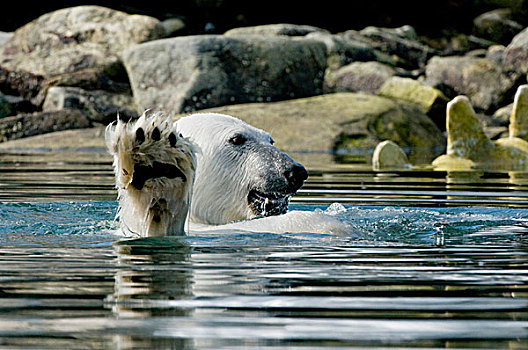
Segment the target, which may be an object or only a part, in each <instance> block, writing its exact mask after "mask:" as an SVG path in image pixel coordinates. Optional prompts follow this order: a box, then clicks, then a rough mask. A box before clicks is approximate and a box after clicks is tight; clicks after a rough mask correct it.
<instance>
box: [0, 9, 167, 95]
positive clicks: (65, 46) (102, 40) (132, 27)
mask: <svg viewBox="0 0 528 350" xmlns="http://www.w3.org/2000/svg"><path fill="white" fill-rule="evenodd" d="M164 33H165V32H164V30H163V27H162V26H161V25H160V22H159V21H158V20H157V19H155V18H152V17H148V16H141V15H128V14H126V13H124V12H120V11H115V10H111V9H108V8H105V7H100V6H78V7H72V8H66V9H61V10H57V11H54V12H51V13H47V14H45V15H43V16H41V17H39V18H37V19H35V20H34V21H32V22H30V23H28V24H26V25H24V26H23V27H21V28H19V29H18V30H17V31H16V32H15V34H14V36H13V37H12V38H11V39H10V40H9V41H8V42H7V43H6V44H4V45H3V46H2V47H1V48H0V82H2V80H5V82H3V84H9V83H11V84H15V85H18V84H16V82H13V80H12V79H11V78H10V76H11V75H13V74H30V75H34V76H36V77H39V79H41V80H43V79H45V78H49V77H51V76H54V75H57V74H63V73H72V72H76V71H79V70H82V69H86V68H94V69H99V70H101V71H104V73H105V74H106V75H108V76H118V75H120V74H122V73H124V70H123V69H122V64H121V59H120V54H121V52H122V51H123V50H124V49H126V48H128V47H130V46H132V45H135V44H137V43H141V42H144V41H148V40H153V39H157V38H160V37H162V36H163V35H164ZM18 90H31V89H27V88H26V87H18ZM37 90H38V89H37ZM20 95H24V93H23V91H21V93H20ZM29 95H31V97H33V96H35V95H36V92H35V91H32V92H31V93H29Z"/></svg>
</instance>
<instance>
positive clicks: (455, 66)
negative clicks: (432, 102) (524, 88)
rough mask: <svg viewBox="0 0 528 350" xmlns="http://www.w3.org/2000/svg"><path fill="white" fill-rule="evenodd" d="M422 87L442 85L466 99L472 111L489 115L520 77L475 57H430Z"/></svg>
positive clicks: (493, 63) (488, 61)
mask: <svg viewBox="0 0 528 350" xmlns="http://www.w3.org/2000/svg"><path fill="white" fill-rule="evenodd" d="M425 73H426V80H425V81H426V83H427V84H428V85H431V86H434V87H437V88H439V89H440V90H442V91H443V88H442V85H447V86H448V87H450V88H452V89H453V90H454V91H455V92H456V93H457V94H459V95H465V96H467V97H469V98H470V100H471V102H472V104H473V106H474V107H475V109H478V110H482V111H491V110H494V109H496V108H497V107H499V106H500V105H501V102H502V101H503V100H504V98H506V97H507V96H508V94H509V93H511V92H512V91H513V89H514V88H515V85H516V84H517V83H518V81H519V79H520V78H521V75H520V74H518V73H515V72H511V71H507V70H506V69H504V68H503V67H502V66H500V65H498V64H497V63H496V62H495V61H492V60H489V59H487V58H476V57H467V56H466V57H457V56H453V57H433V58H432V59H431V60H430V61H429V63H428V64H427V67H426V71H425Z"/></svg>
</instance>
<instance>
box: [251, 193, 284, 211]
mask: <svg viewBox="0 0 528 350" xmlns="http://www.w3.org/2000/svg"><path fill="white" fill-rule="evenodd" d="M290 197H291V194H267V193H262V192H259V191H257V190H251V191H250V192H249V194H248V198H247V201H248V205H249V207H250V208H251V211H253V213H254V214H255V215H257V216H272V215H279V214H284V213H286V211H287V210H288V203H289V199H290Z"/></svg>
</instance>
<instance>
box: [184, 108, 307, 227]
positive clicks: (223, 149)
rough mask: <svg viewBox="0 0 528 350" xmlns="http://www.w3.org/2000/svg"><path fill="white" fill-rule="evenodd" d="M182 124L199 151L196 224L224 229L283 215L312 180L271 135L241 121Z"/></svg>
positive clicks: (203, 117) (210, 117)
mask: <svg viewBox="0 0 528 350" xmlns="http://www.w3.org/2000/svg"><path fill="white" fill-rule="evenodd" d="M177 124H178V130H179V132H180V133H181V134H182V135H183V136H184V137H186V138H189V139H190V140H191V141H193V142H194V143H195V144H196V145H197V146H198V149H199V152H198V154H197V155H196V158H197V171H196V177H195V181H194V188H193V197H192V202H191V209H190V219H191V221H194V222H198V223H204V224H215V225H219V224H225V223H228V222H231V221H237V220H247V219H251V218H255V217H262V216H270V215H276V214H282V213H284V212H286V210H287V208H288V202H289V198H290V197H291V196H292V195H293V194H294V193H295V192H296V191H297V190H298V189H299V188H300V187H301V186H302V184H303V183H304V180H306V178H307V172H306V170H305V168H304V167H303V166H302V165H300V164H299V163H297V162H295V161H294V160H293V159H292V158H290V157H289V156H288V155H287V154H285V153H283V152H281V151H279V150H278V149H277V148H276V147H274V146H273V140H272V138H271V137H270V135H269V134H268V133H267V132H265V131H263V130H260V129H257V128H255V127H253V126H251V125H249V124H247V123H245V122H243V121H241V120H239V119H236V118H234V117H231V116H228V115H224V114H216V113H198V114H193V115H190V116H186V117H183V118H181V119H180V120H178V122H177Z"/></svg>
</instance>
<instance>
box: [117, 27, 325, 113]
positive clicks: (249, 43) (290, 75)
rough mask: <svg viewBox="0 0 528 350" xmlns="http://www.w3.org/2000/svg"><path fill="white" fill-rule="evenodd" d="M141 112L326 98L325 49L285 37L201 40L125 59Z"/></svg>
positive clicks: (158, 44) (160, 44)
mask: <svg viewBox="0 0 528 350" xmlns="http://www.w3.org/2000/svg"><path fill="white" fill-rule="evenodd" d="M123 57H124V63H125V66H126V69H127V71H128V73H129V77H130V83H131V85H132V90H133V93H134V97H135V99H136V102H137V104H138V108H139V110H140V111H141V110H144V109H148V108H155V109H163V110H165V111H168V112H175V113H178V112H191V111H194V110H198V109H204V108H210V107H215V106H222V105H226V104H234V103H244V102H266V101H268V102H269V101H277V100H284V99H292V98H299V97H305V96H312V95H317V94H320V93H322V87H323V79H324V70H325V67H326V48H325V46H324V45H323V44H322V43H319V42H316V41H313V40H308V39H296V40H295V39H290V38H288V37H282V36H272V37H261V36H224V35H199V36H188V37H179V38H171V39H163V40H157V41H152V42H148V43H145V44H141V45H137V46H134V47H132V48H130V49H128V50H126V51H125V52H124V54H123Z"/></svg>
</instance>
